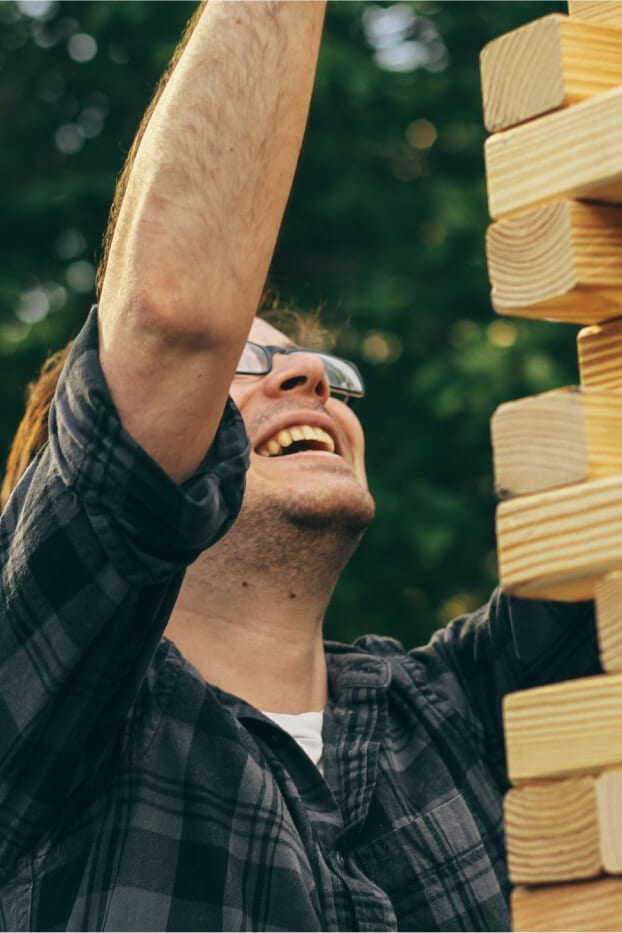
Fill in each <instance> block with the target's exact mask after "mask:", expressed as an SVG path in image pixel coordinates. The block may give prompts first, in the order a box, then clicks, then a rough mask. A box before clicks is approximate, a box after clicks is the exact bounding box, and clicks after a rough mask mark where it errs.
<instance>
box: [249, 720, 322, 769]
mask: <svg viewBox="0 0 622 933" xmlns="http://www.w3.org/2000/svg"><path fill="white" fill-rule="evenodd" d="M264 716H268V717H269V718H270V719H272V721H273V722H275V723H276V724H277V726H280V727H281V729H283V730H284V731H285V732H287V733H289V735H291V737H292V739H295V741H296V742H298V744H299V745H300V747H301V748H302V749H303V751H305V752H306V753H307V755H308V756H309V758H310V759H311V761H312V762H313V764H314V765H317V767H318V768H319V771H320V774H324V769H323V767H322V752H323V751H324V743H323V741H322V723H323V721H324V713H323V711H322V710H320V711H319V712H313V713H295V714H291V713H264Z"/></svg>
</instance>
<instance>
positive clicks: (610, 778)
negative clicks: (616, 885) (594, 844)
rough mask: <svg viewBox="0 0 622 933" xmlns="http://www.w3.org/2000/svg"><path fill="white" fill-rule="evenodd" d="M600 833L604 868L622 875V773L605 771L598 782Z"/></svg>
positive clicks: (610, 872)
mask: <svg viewBox="0 0 622 933" xmlns="http://www.w3.org/2000/svg"><path fill="white" fill-rule="evenodd" d="M596 806H597V813H598V833H599V836H600V852H601V859H602V863H603V868H604V869H605V871H606V872H609V874H612V875H614V874H619V873H622V771H620V770H615V771H604V772H603V773H602V774H600V775H599V776H598V778H597V780H596Z"/></svg>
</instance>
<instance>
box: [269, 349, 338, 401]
mask: <svg viewBox="0 0 622 933" xmlns="http://www.w3.org/2000/svg"><path fill="white" fill-rule="evenodd" d="M263 384H264V391H265V392H266V393H267V394H268V395H272V396H277V395H283V394H285V393H297V394H299V395H311V396H314V397H315V398H319V399H320V400H321V401H322V402H325V401H326V399H327V398H328V397H329V396H330V388H329V385H328V380H327V379H326V373H325V372H324V364H323V363H322V360H321V359H320V358H319V356H316V354H315V353H305V351H304V350H301V351H300V353H288V354H282V353H276V354H275V355H274V356H273V358H272V370H271V371H270V372H269V373H268V374H267V375H266V376H265V377H264V380H263Z"/></svg>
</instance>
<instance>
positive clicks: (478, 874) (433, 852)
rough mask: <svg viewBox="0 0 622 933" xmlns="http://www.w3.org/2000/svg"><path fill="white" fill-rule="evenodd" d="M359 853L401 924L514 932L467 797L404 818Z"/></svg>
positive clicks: (362, 865)
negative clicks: (510, 928) (390, 903)
mask: <svg viewBox="0 0 622 933" xmlns="http://www.w3.org/2000/svg"><path fill="white" fill-rule="evenodd" d="M353 856H354V858H355V860H356V862H357V864H358V866H359V867H360V869H361V870H362V871H363V872H364V873H365V875H367V877H368V878H370V880H373V881H374V882H375V883H376V884H378V886H379V887H380V888H381V889H382V890H383V891H385V892H386V893H387V895H388V896H389V898H390V900H391V902H392V905H393V909H394V910H395V913H396V917H397V921H398V926H399V928H400V929H420V930H421V929H425V930H505V929H509V925H510V920H509V913H508V907H507V901H506V898H505V897H504V895H503V892H502V889H501V885H500V883H499V878H498V877H497V873H496V872H495V868H494V866H493V863H492V861H491V858H490V855H489V853H488V852H487V850H486V847H485V845H484V841H483V839H482V836H481V833H480V831H479V829H478V827H477V824H476V822H475V820H474V818H473V816H472V814H471V812H470V810H469V807H468V805H467V804H466V802H465V800H464V799H463V797H462V796H461V795H460V794H457V795H456V796H454V797H451V798H450V799H449V800H446V801H445V802H443V803H442V804H439V805H438V806H437V807H435V808H434V809H432V810H429V811H427V812H425V813H421V814H419V815H416V816H415V815H413V816H404V817H402V818H401V819H400V820H399V821H396V822H395V823H394V825H393V827H392V829H391V830H389V831H388V832H386V833H384V834H382V835H380V836H378V837H376V838H375V839H373V840H371V841H369V842H367V843H365V844H364V845H362V846H360V847H358V848H357V849H356V851H355V852H354V853H353Z"/></svg>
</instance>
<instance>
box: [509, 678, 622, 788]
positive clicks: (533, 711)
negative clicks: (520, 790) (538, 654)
mask: <svg viewBox="0 0 622 933" xmlns="http://www.w3.org/2000/svg"><path fill="white" fill-rule="evenodd" d="M503 718H504V726H505V746H506V751H507V760H508V774H509V777H510V780H511V781H512V783H513V784H520V783H521V782H523V781H533V780H536V779H540V778H552V777H563V776H565V775H571V774H580V773H584V774H585V773H589V772H593V771H600V770H603V769H605V768H617V767H620V766H622V728H620V723H621V722H622V674H607V675H606V676H605V675H599V676H596V677H582V678H581V679H579V680H570V681H565V682H564V683H560V684H549V685H548V686H546V687H536V688H535V689H533V690H521V691H518V692H516V693H510V694H508V695H507V696H506V697H505V698H504V701H503Z"/></svg>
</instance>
